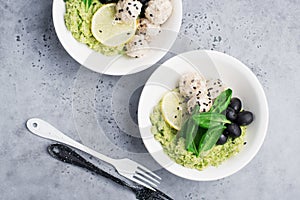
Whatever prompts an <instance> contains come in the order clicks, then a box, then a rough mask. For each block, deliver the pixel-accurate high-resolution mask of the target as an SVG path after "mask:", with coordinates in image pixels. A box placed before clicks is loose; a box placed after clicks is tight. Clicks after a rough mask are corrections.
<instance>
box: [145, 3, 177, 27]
mask: <svg viewBox="0 0 300 200" xmlns="http://www.w3.org/2000/svg"><path fill="white" fill-rule="evenodd" d="M172 9H173V8H172V3H171V2H170V0H150V1H149V2H148V6H147V8H146V10H145V17H146V18H147V19H148V20H149V21H150V22H151V23H153V24H163V23H165V22H166V21H167V19H168V18H169V17H170V16H171V14H172Z"/></svg>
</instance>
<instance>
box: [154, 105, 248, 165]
mask: <svg viewBox="0 0 300 200" xmlns="http://www.w3.org/2000/svg"><path fill="white" fill-rule="evenodd" d="M150 120H151V123H152V127H151V132H152V133H153V134H154V137H155V139H156V140H158V141H159V142H160V143H161V145H162V147H163V149H164V152H165V153H166V154H168V156H169V157H170V158H171V159H173V160H174V161H175V162H176V163H178V164H180V165H182V166H184V167H189V168H194V169H197V170H203V169H204V168H206V167H208V166H215V167H216V166H219V165H220V164H221V163H222V162H223V161H225V160H227V159H228V158H230V157H232V156H234V155H236V154H237V153H238V152H239V151H240V150H241V148H242V147H243V146H244V140H245V133H246V129H245V127H242V134H241V136H240V137H238V138H236V139H234V141H233V140H232V139H231V138H228V140H227V142H226V143H225V144H224V145H215V146H214V147H213V148H212V149H211V150H210V151H209V152H207V154H206V155H204V156H202V157H201V156H199V157H197V156H196V155H194V154H193V153H192V152H189V151H187V150H186V149H185V139H184V138H179V139H177V138H176V134H177V131H176V130H175V129H173V128H171V127H170V126H169V125H168V124H167V123H166V122H165V121H164V119H163V116H162V112H161V106H160V103H159V104H158V105H157V106H156V107H154V109H153V112H152V113H151V115H150Z"/></svg>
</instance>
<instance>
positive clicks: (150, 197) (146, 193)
mask: <svg viewBox="0 0 300 200" xmlns="http://www.w3.org/2000/svg"><path fill="white" fill-rule="evenodd" d="M47 150H48V153H49V154H50V155H51V156H52V157H53V158H55V159H57V160H60V161H63V162H65V163H69V164H72V165H75V166H79V167H82V168H85V169H88V170H90V171H92V172H94V173H96V174H98V175H101V176H103V177H105V178H108V179H110V180H112V181H114V182H116V183H118V184H120V185H122V186H124V187H126V188H128V189H130V190H131V191H132V192H134V193H135V196H136V198H137V199H140V200H155V199H156V200H173V199H172V198H171V197H169V196H167V195H166V194H164V193H163V192H161V191H159V190H156V191H153V190H150V189H148V188H146V187H144V186H142V185H131V184H129V183H127V182H125V181H123V180H121V179H119V178H117V177H115V176H112V175H110V174H109V173H107V172H105V171H103V170H101V169H99V168H98V167H96V166H95V165H94V164H92V163H90V162H88V161H87V160H86V159H84V158H83V157H82V156H80V155H79V154H77V153H76V152H75V151H74V150H72V149H71V148H69V147H67V146H65V145H63V144H51V145H49V146H48V148H47Z"/></svg>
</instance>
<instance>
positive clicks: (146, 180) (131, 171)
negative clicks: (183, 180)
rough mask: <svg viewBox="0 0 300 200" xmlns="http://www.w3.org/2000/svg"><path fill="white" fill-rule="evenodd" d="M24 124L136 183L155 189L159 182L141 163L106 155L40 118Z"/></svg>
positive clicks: (38, 133) (42, 135) (41, 135)
mask: <svg viewBox="0 0 300 200" xmlns="http://www.w3.org/2000/svg"><path fill="white" fill-rule="evenodd" d="M26 125H27V128H28V129H29V130H30V131H31V132H32V133H33V134H35V135H38V136H40V137H43V138H47V139H50V140H53V141H57V142H60V143H63V144H66V145H69V146H71V147H74V148H76V149H79V150H81V151H83V152H85V153H88V154H90V155H92V156H94V157H96V158H98V159H100V160H102V161H105V162H107V163H109V164H111V165H112V166H114V167H115V169H116V170H117V172H118V173H119V174H120V175H122V176H124V177H126V178H128V179H130V180H132V181H134V182H136V183H139V184H141V185H143V186H145V187H147V188H149V189H152V190H154V191H155V188H157V186H158V184H159V183H160V180H161V178H160V177H159V176H157V175H156V174H155V173H153V172H152V171H150V170H149V169H147V168H146V167H144V166H143V165H140V164H138V163H136V162H134V161H132V160H130V159H128V158H124V159H113V158H110V157H107V156H105V155H103V154H101V153H99V152H97V151H95V150H93V149H91V148H89V147H87V146H84V145H82V144H80V143H79V142H76V141H75V140H73V139H72V138H70V137H68V136H66V135H65V134H63V133H62V132H60V131H59V130H58V129H56V128H55V127H54V126H52V125H51V124H49V123H47V122H45V121H44V120H42V119H38V118H32V119H29V120H28V121H27V123H26Z"/></svg>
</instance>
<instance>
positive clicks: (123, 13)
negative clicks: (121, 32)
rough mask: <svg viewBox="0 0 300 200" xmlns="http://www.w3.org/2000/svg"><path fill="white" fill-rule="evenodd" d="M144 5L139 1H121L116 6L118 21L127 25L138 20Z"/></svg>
mask: <svg viewBox="0 0 300 200" xmlns="http://www.w3.org/2000/svg"><path fill="white" fill-rule="evenodd" d="M142 6H143V5H142V3H141V2H139V1H137V0H120V1H119V2H118V3H117V5H116V16H115V18H116V20H117V21H122V22H125V23H129V22H132V20H136V19H137V17H138V16H139V14H140V13H141V10H142Z"/></svg>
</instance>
